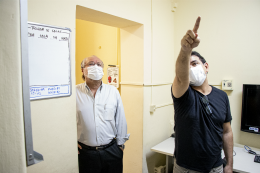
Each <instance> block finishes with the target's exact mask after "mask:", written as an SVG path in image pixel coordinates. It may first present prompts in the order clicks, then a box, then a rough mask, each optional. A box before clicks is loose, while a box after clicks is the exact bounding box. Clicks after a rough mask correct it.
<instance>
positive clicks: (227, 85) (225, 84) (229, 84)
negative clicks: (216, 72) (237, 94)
mask: <svg viewBox="0 0 260 173" xmlns="http://www.w3.org/2000/svg"><path fill="white" fill-rule="evenodd" d="M222 90H233V81H232V80H222Z"/></svg>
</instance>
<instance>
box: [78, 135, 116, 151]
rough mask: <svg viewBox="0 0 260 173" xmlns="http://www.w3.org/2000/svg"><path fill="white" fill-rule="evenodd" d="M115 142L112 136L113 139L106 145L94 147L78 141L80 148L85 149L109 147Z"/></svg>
mask: <svg viewBox="0 0 260 173" xmlns="http://www.w3.org/2000/svg"><path fill="white" fill-rule="evenodd" d="M115 142H116V139H115V138H113V140H112V141H111V142H110V143H109V144H107V145H100V146H96V147H93V146H88V145H85V144H83V143H81V142H78V143H79V145H80V146H81V147H82V148H84V149H87V150H104V149H106V148H108V147H110V146H111V145H113V144H114V143H115Z"/></svg>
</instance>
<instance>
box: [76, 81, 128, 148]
mask: <svg viewBox="0 0 260 173" xmlns="http://www.w3.org/2000/svg"><path fill="white" fill-rule="evenodd" d="M76 100H77V102H76V109H77V132H78V141H79V142H81V143H83V144H85V145H88V146H100V145H106V144H108V143H110V142H111V140H112V139H113V138H115V137H116V139H117V144H118V145H122V144H124V143H125V142H126V141H127V140H128V139H129V136H130V134H127V124H126V119H125V112H124V107H123V103H122V100H121V97H120V94H119V92H118V90H117V89H116V88H115V87H114V86H110V85H107V84H103V83H102V84H101V86H100V87H99V88H98V90H97V92H96V95H95V98H94V96H93V94H92V92H91V90H90V89H89V87H88V86H87V85H86V83H82V84H79V85H77V86H76Z"/></svg>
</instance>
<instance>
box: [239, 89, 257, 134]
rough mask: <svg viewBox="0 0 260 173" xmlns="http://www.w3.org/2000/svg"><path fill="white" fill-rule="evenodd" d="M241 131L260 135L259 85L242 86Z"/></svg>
mask: <svg viewBox="0 0 260 173" xmlns="http://www.w3.org/2000/svg"><path fill="white" fill-rule="evenodd" d="M241 131H245V132H250V133H255V134H260V85H251V84H243V93H242V112H241Z"/></svg>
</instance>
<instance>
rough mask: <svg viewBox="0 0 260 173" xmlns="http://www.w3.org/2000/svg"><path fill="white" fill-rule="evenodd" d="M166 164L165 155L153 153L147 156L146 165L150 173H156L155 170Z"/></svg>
mask: <svg viewBox="0 0 260 173" xmlns="http://www.w3.org/2000/svg"><path fill="white" fill-rule="evenodd" d="M165 163H166V156H165V155H164V154H159V153H155V152H151V153H148V154H146V164H147V168H148V172H149V173H154V168H155V167H159V166H164V165H165Z"/></svg>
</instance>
